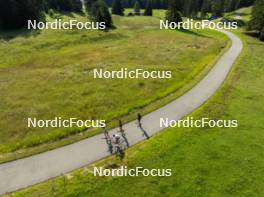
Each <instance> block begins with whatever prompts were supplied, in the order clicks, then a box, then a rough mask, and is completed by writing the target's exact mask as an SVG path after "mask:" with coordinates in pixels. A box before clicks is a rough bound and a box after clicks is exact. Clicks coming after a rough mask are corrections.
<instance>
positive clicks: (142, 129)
mask: <svg viewBox="0 0 264 197" xmlns="http://www.w3.org/2000/svg"><path fill="white" fill-rule="evenodd" d="M138 128H139V129H140V130H141V131H142V132H143V136H145V137H146V138H147V139H149V135H148V133H147V131H146V130H145V129H144V128H143V127H142V124H141V123H139V124H138Z"/></svg>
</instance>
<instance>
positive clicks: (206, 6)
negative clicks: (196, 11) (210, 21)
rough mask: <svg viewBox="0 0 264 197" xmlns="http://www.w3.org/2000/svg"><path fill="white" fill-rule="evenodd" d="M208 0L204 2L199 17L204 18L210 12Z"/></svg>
mask: <svg viewBox="0 0 264 197" xmlns="http://www.w3.org/2000/svg"><path fill="white" fill-rule="evenodd" d="M210 5H211V4H210V0H204V1H203V5H202V8H201V17H202V18H205V17H206V16H207V13H208V12H210Z"/></svg>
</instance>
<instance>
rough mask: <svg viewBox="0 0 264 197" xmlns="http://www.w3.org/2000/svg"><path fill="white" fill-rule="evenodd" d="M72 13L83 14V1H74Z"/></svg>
mask: <svg viewBox="0 0 264 197" xmlns="http://www.w3.org/2000/svg"><path fill="white" fill-rule="evenodd" d="M72 5H73V7H72V11H74V12H82V11H83V4H82V2H81V0H72Z"/></svg>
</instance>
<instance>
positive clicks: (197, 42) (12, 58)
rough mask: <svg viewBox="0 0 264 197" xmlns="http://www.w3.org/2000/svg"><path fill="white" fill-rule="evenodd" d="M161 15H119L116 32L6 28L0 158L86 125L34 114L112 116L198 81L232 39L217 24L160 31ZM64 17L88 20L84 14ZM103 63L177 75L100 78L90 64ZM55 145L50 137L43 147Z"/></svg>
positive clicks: (1, 39)
mask: <svg viewBox="0 0 264 197" xmlns="http://www.w3.org/2000/svg"><path fill="white" fill-rule="evenodd" d="M162 14H164V12H162V11H161V12H157V11H155V16H154V17H118V16H114V21H115V25H116V27H117V29H115V30H111V31H109V32H99V31H85V30H83V31H79V30H72V31H63V30H45V31H41V32H25V31H24V32H22V31H21V32H1V33H0V57H1V58H0V92H1V93H0V109H1V114H0V125H1V126H0V128H1V130H0V160H1V159H2V158H4V157H5V156H4V155H3V153H9V152H13V151H17V150H21V149H23V148H28V147H34V146H37V145H40V144H46V143H50V142H54V141H57V140H59V139H62V138H65V137H67V136H69V135H73V134H76V133H79V132H81V131H82V130H81V129H77V128H71V129H51V128H48V129H43V128H36V129H32V128H27V118H28V117H36V118H39V119H53V118H54V117H56V116H57V117H62V118H65V119H67V118H70V117H76V118H79V119H83V120H86V119H89V118H94V119H106V120H107V121H108V122H109V121H111V120H114V119H115V118H118V117H122V116H125V115H127V114H129V113H131V112H134V111H137V110H140V109H142V108H143V107H145V106H148V105H149V104H151V103H153V102H154V101H156V100H158V99H161V98H163V97H166V96H167V95H169V94H171V93H173V92H175V91H179V90H180V89H182V88H183V87H185V86H187V85H188V84H190V83H191V82H194V81H198V79H197V78H195V76H197V75H199V73H202V72H203V71H204V70H205V69H206V68H207V70H208V65H210V64H211V63H212V62H213V61H214V60H215V58H216V56H217V55H218V54H219V53H220V51H221V50H222V49H223V48H224V47H225V46H226V45H227V42H228V41H227V39H226V37H225V36H223V35H222V34H220V33H217V32H214V31H199V32H197V31H194V32H180V31H170V30H168V31H165V30H159V29H158V27H159V17H161V15H162ZM61 17H62V19H63V20H68V19H70V18H75V19H78V20H79V21H82V20H86V17H85V16H80V15H68V16H65V15H63V16H61ZM49 20H50V19H49ZM102 67H104V68H107V69H109V70H113V69H119V68H121V67H127V68H129V69H135V68H144V69H147V70H153V69H158V70H172V71H173V78H172V79H169V80H154V79H149V80H143V79H139V80H131V79H125V80H116V79H115V80H109V79H96V80H94V79H93V78H92V74H91V72H90V71H91V69H93V68H102ZM80 138H81V137H78V139H80ZM74 140H76V139H73V140H72V141H74ZM51 147H52V145H50V144H48V145H47V146H46V147H45V148H44V149H43V150H47V149H50V148H51ZM43 150H42V151H43Z"/></svg>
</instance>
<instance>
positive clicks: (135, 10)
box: [134, 1, 140, 15]
mask: <svg viewBox="0 0 264 197" xmlns="http://www.w3.org/2000/svg"><path fill="white" fill-rule="evenodd" d="M134 13H135V15H140V4H139V2H138V1H136V2H135V5H134Z"/></svg>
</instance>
